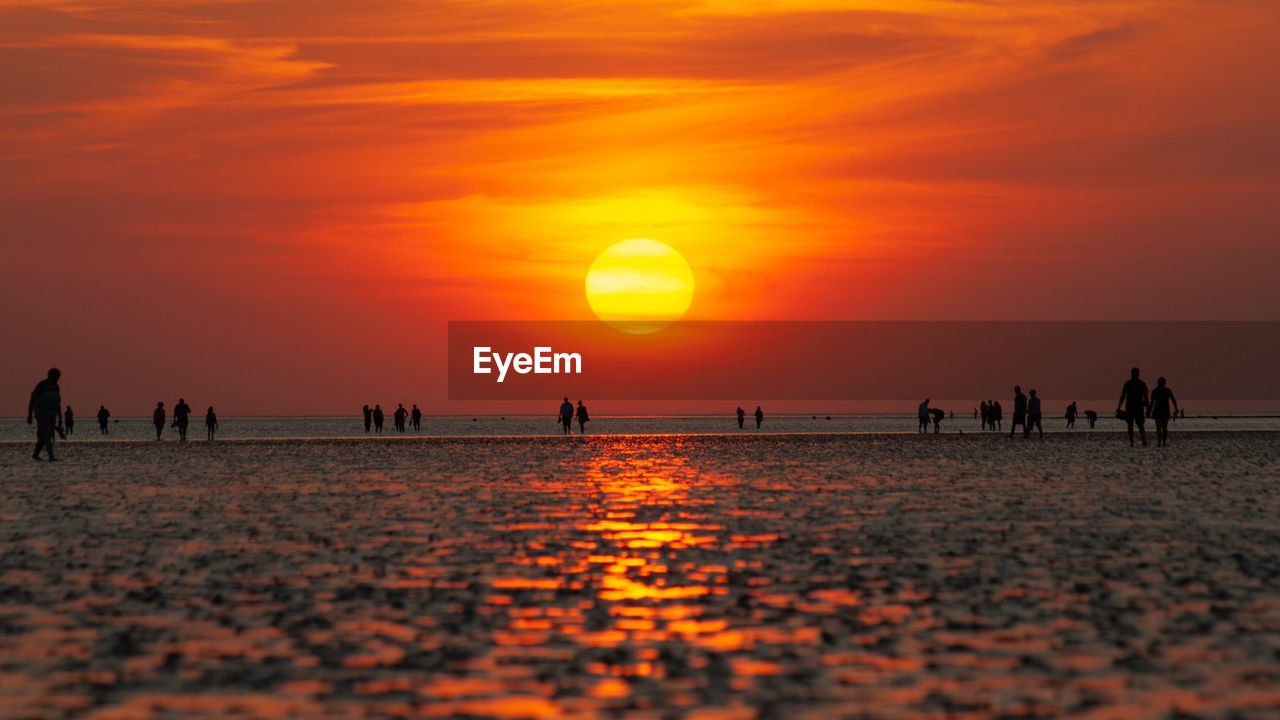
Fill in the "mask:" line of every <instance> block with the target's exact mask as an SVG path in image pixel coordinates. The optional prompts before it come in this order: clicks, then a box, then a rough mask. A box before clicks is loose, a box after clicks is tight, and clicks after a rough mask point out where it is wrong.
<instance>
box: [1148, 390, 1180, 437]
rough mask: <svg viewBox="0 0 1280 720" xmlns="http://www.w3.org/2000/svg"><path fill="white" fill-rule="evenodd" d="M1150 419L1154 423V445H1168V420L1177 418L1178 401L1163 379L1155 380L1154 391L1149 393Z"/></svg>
mask: <svg viewBox="0 0 1280 720" xmlns="http://www.w3.org/2000/svg"><path fill="white" fill-rule="evenodd" d="M1170 404H1172V405H1173V407H1172V409H1170ZM1151 417H1152V419H1154V420H1155V421H1156V444H1157V445H1160V446H1164V445H1167V444H1169V419H1170V418H1175V417H1178V399H1177V398H1175V397H1174V396H1173V391H1172V390H1170V389H1169V386H1167V385H1165V382H1164V378H1163V377H1162V378H1160V379H1158V380H1156V389H1155V390H1152V391H1151Z"/></svg>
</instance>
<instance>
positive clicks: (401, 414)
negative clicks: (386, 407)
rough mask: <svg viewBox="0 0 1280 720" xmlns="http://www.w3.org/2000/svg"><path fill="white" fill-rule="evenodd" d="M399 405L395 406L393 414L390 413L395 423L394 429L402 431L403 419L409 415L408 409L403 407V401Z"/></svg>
mask: <svg viewBox="0 0 1280 720" xmlns="http://www.w3.org/2000/svg"><path fill="white" fill-rule="evenodd" d="M399 405H400V406H399V407H397V408H396V411H395V413H394V415H392V418H393V419H394V420H395V423H396V431H397V432H404V419H405V418H406V417H408V416H409V411H408V410H405V409H404V403H400V404H399Z"/></svg>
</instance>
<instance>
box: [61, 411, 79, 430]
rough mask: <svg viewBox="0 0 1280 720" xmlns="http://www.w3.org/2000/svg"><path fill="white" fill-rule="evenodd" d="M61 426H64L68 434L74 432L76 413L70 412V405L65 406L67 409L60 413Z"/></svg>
mask: <svg viewBox="0 0 1280 720" xmlns="http://www.w3.org/2000/svg"><path fill="white" fill-rule="evenodd" d="M62 427H64V428H66V430H67V434H68V435H74V434H75V427H76V414H75V413H73V412H71V406H70V405H68V406H67V411H66V412H64V413H63V414H62Z"/></svg>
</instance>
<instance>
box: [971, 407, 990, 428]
mask: <svg viewBox="0 0 1280 720" xmlns="http://www.w3.org/2000/svg"><path fill="white" fill-rule="evenodd" d="M973 416H974V417H981V418H982V429H983V430H986V429H987V424H988V423H990V422H991V406H990V405H988V404H987V401H986V400H983V401H982V402H980V403H978V409H977V410H975V411H974V415H973Z"/></svg>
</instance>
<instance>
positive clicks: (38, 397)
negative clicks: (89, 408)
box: [27, 368, 63, 462]
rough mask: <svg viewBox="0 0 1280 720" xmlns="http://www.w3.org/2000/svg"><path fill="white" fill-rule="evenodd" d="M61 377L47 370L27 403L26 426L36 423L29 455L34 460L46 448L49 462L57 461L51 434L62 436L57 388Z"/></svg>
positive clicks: (60, 373) (51, 369) (58, 390)
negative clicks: (31, 449) (34, 437)
mask: <svg viewBox="0 0 1280 720" xmlns="http://www.w3.org/2000/svg"><path fill="white" fill-rule="evenodd" d="M61 377H62V371H61V370H59V369H58V368H49V373H48V375H46V376H45V379H44V380H41V381H40V382H38V383H36V387H35V389H34V390H32V391H31V400H30V401H28V402H27V424H28V425H30V424H31V421H32V419H33V418H34V419H35V423H36V449H35V451H34V452H32V453H31V457H33V458H35V459H36V460H39V459H40V451H41V450H45V449H46V448H47V449H48V452H49V460H50V461H51V462H52V461H54V460H57V459H58V458H56V457H54V456H53V433H54V432H55V431H56V432H57V433H58V434H59V435H62V434H63V433H62V389H61V388H59V387H58V379H59V378H61Z"/></svg>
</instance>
